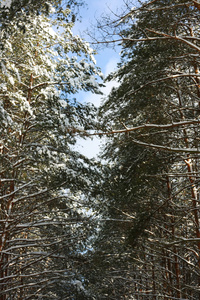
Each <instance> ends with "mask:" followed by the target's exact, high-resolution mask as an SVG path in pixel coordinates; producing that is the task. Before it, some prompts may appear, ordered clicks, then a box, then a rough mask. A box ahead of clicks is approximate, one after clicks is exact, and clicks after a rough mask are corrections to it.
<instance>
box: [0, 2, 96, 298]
mask: <svg viewBox="0 0 200 300" xmlns="http://www.w3.org/2000/svg"><path fill="white" fill-rule="evenodd" d="M4 2H5V1H4ZM8 2H9V1H7V4H8ZM70 2H73V1H70ZM10 3H11V1H10ZM48 3H49V4H48ZM48 3H46V4H48V5H49V6H50V4H51V3H52V2H48ZM19 4H21V5H22V7H20V8H19V9H18V7H16V10H15V9H14V7H15V5H19ZM35 4H37V5H38V11H37V9H36V10H33V9H32V8H33V7H34V5H35ZM46 4H45V5H46ZM54 4H55V5H54ZM57 4H60V1H55V2H53V6H52V5H51V6H50V8H51V10H50V11H49V15H48V12H46V11H45V12H43V3H41V1H31V2H30V1H29V2H27V1H24V2H23V1H18V2H16V1H12V3H11V5H10V6H9V5H7V7H6V9H5V7H4V6H3V7H2V8H1V10H2V11H1V13H2V14H1V35H2V39H1V41H2V45H1V46H2V47H1V54H0V55H1V57H0V67H1V71H0V72H1V83H0V121H1V127H0V199H1V212H0V223H1V228H0V299H1V300H5V299H72V298H73V297H74V296H73V295H74V294H76V293H77V289H76V285H75V284H74V282H75V280H82V278H81V275H80V274H78V273H77V269H78V268H79V265H81V264H82V263H83V262H84V259H83V258H82V255H81V252H82V251H83V250H85V247H86V244H87V236H88V235H89V233H90V230H91V229H92V228H91V227H90V226H91V225H90V222H89V217H88V216H87V215H86V214H85V213H84V211H85V210H86V209H87V207H88V205H89V199H90V196H91V194H92V193H91V190H92V187H93V185H94V183H95V182H96V180H97V179H96V165H95V163H93V162H92V161H89V160H88V159H86V158H85V157H83V156H82V155H81V154H79V153H77V152H76V151H75V150H74V145H75V143H76V133H78V134H79V136H83V137H85V130H87V129H90V128H93V127H94V125H95V122H94V113H95V109H94V108H93V107H92V106H91V105H89V104H88V105H83V104H81V103H79V102H77V101H76V100H75V99H74V98H73V97H74V96H73V95H74V94H77V92H78V91H79V90H84V91H92V92H95V93H99V92H100V91H99V85H98V83H97V78H98V77H99V76H100V72H99V70H98V69H97V68H96V67H95V61H94V57H93V54H94V53H93V50H92V49H91V48H90V47H89V45H88V44H87V43H86V42H84V41H82V40H81V39H80V38H79V37H78V36H73V34H72V31H71V28H72V26H73V23H72V22H66V20H67V18H68V17H69V16H70V14H71V12H70V10H69V8H68V7H66V8H65V9H64V8H63V10H62V11H59V7H57ZM2 5H3V4H2ZM45 5H44V6H45ZM41 7H42V8H41ZM29 8H30V10H29ZM40 8H41V9H40ZM55 9H57V10H56V11H55ZM19 12H20V13H21V15H19ZM58 13H59V14H60V15H62V16H63V18H58ZM11 16H12V18H11ZM5 36H6V39H5V38H4V37H5ZM84 195H85V196H84ZM80 282H81V281H80Z"/></svg>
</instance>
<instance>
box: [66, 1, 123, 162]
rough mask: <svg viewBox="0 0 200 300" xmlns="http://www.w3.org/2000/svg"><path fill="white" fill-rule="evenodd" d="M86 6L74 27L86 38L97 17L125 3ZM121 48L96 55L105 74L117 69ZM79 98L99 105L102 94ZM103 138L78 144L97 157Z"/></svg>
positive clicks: (75, 32) (85, 94)
mask: <svg viewBox="0 0 200 300" xmlns="http://www.w3.org/2000/svg"><path fill="white" fill-rule="evenodd" d="M85 2H86V3H87V6H86V7H82V8H81V10H80V14H81V17H82V22H81V23H76V25H75V27H74V28H73V30H72V31H73V32H74V34H78V35H80V36H82V37H84V39H86V40H87V39H89V37H87V36H86V35H85V31H86V30H87V28H90V27H91V24H95V22H96V19H99V18H100V17H101V15H102V14H106V13H111V11H117V8H120V7H121V6H122V5H123V3H124V2H123V0H86V1H85ZM119 51H120V49H117V50H114V49H112V48H105V49H102V50H98V54H97V55H96V56H95V59H96V62H97V66H99V67H100V68H101V70H102V72H103V74H104V76H107V75H108V74H109V73H110V72H112V71H113V70H114V69H116V66H117V63H118V62H119V59H120V56H119ZM116 85H117V83H116V82H114V81H113V82H109V83H107V84H106V87H105V88H103V89H102V92H103V93H104V95H107V94H108V93H109V91H110V90H111V88H112V87H113V86H116ZM77 100H81V101H83V102H91V103H93V104H95V105H96V106H99V105H100V103H101V102H102V96H101V95H94V94H92V93H80V95H77ZM102 142H103V139H102V140H99V139H98V138H94V139H93V140H81V141H80V142H79V144H78V145H77V146H76V148H77V150H79V151H80V152H81V153H83V154H84V155H87V156H88V157H89V158H91V157H95V156H96V155H97V154H98V152H99V147H100V144H102Z"/></svg>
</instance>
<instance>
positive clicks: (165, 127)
mask: <svg viewBox="0 0 200 300" xmlns="http://www.w3.org/2000/svg"><path fill="white" fill-rule="evenodd" d="M194 124H200V120H190V121H184V122H176V123H171V124H163V125H159V124H144V125H140V126H136V127H132V128H128V127H126V128H124V129H121V130H112V131H108V132H97V133H92V134H88V136H93V135H99V136H102V135H112V134H115V133H127V132H131V131H137V130H140V129H148V128H158V129H169V128H174V127H179V126H185V125H194ZM77 132H78V131H77Z"/></svg>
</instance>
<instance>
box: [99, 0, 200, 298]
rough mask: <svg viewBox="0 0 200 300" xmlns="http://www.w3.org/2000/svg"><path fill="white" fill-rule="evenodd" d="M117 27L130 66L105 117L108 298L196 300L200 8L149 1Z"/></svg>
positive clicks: (103, 238)
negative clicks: (199, 9) (107, 163)
mask: <svg viewBox="0 0 200 300" xmlns="http://www.w3.org/2000/svg"><path fill="white" fill-rule="evenodd" d="M130 2H131V1H130ZM130 2H129V3H130ZM131 4H132V5H133V3H130V7H131ZM106 21H107V20H106ZM106 24H108V22H107V23H106ZM111 24H114V26H115V28H114V30H115V33H116V31H117V29H116V28H117V27H118V28H119V35H120V38H121V41H122V58H121V62H120V64H119V65H118V70H117V71H116V72H115V73H113V74H111V75H110V76H109V78H108V79H117V80H119V83H120V85H119V87H118V88H115V89H113V90H112V92H111V94H110V95H109V97H108V99H107V100H106V101H105V103H104V105H103V106H102V107H101V110H100V118H103V120H104V121H103V122H102V129H103V131H104V134H105V135H107V136H108V139H107V144H106V147H105V149H104V158H106V159H108V161H109V164H110V166H109V167H108V169H107V172H106V173H105V183H104V194H105V197H106V199H107V202H106V201H105V203H106V204H107V210H106V211H105V215H106V216H107V222H105V223H104V224H103V226H102V227H103V228H102V231H100V237H99V241H100V243H99V244H98V243H97V244H96V247H97V252H96V253H97V254H96V256H95V255H94V261H95V257H97V258H98V259H99V260H100V259H102V262H101V266H100V272H99V273H98V272H97V274H96V280H97V281H98V278H99V281H100V282H99V291H101V292H102V294H101V297H100V299H104V298H105V299H116V298H117V299H124V298H125V297H127V299H131V297H132V298H136V299H147V297H148V299H157V298H158V297H160V298H161V299H197V298H198V297H199V288H198V286H199V275H200V269H199V267H200V266H199V258H200V251H199V250H200V247H199V246H200V244H199V209H198V203H199V200H198V199H199V180H198V176H199V175H198V174H199V137H198V129H199V117H198V116H199V96H200V94H199V51H200V48H199V25H198V24H199V11H198V8H197V7H196V6H195V5H194V1H189V3H188V1H180V0H177V1H170V0H169V1H162V0H157V1H147V2H145V3H144V4H141V6H140V7H138V8H133V9H130V10H129V12H128V13H127V14H126V15H124V16H123V17H121V18H119V19H118V20H117V21H115V22H112V23H111ZM103 30H104V32H106V29H105V27H103ZM130 247H132V250H131V249H130ZM100 257H101V258H100ZM103 264H104V269H105V273H104V275H105V276H104V275H102V274H103V273H102V269H103V267H102V266H103ZM122 266H123V267H122ZM98 267H99V265H98ZM93 280H94V279H93ZM119 282H120V284H119ZM128 282H130V288H129V289H127V284H128ZM123 283H124V284H123ZM107 286H108V287H109V288H110V289H109V290H106V289H103V287H107ZM119 286H120V287H119ZM121 287H123V288H122V289H121ZM94 289H95V287H94ZM115 295H117V296H115ZM124 295H125V296H124ZM106 297H107V298H106Z"/></svg>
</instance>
